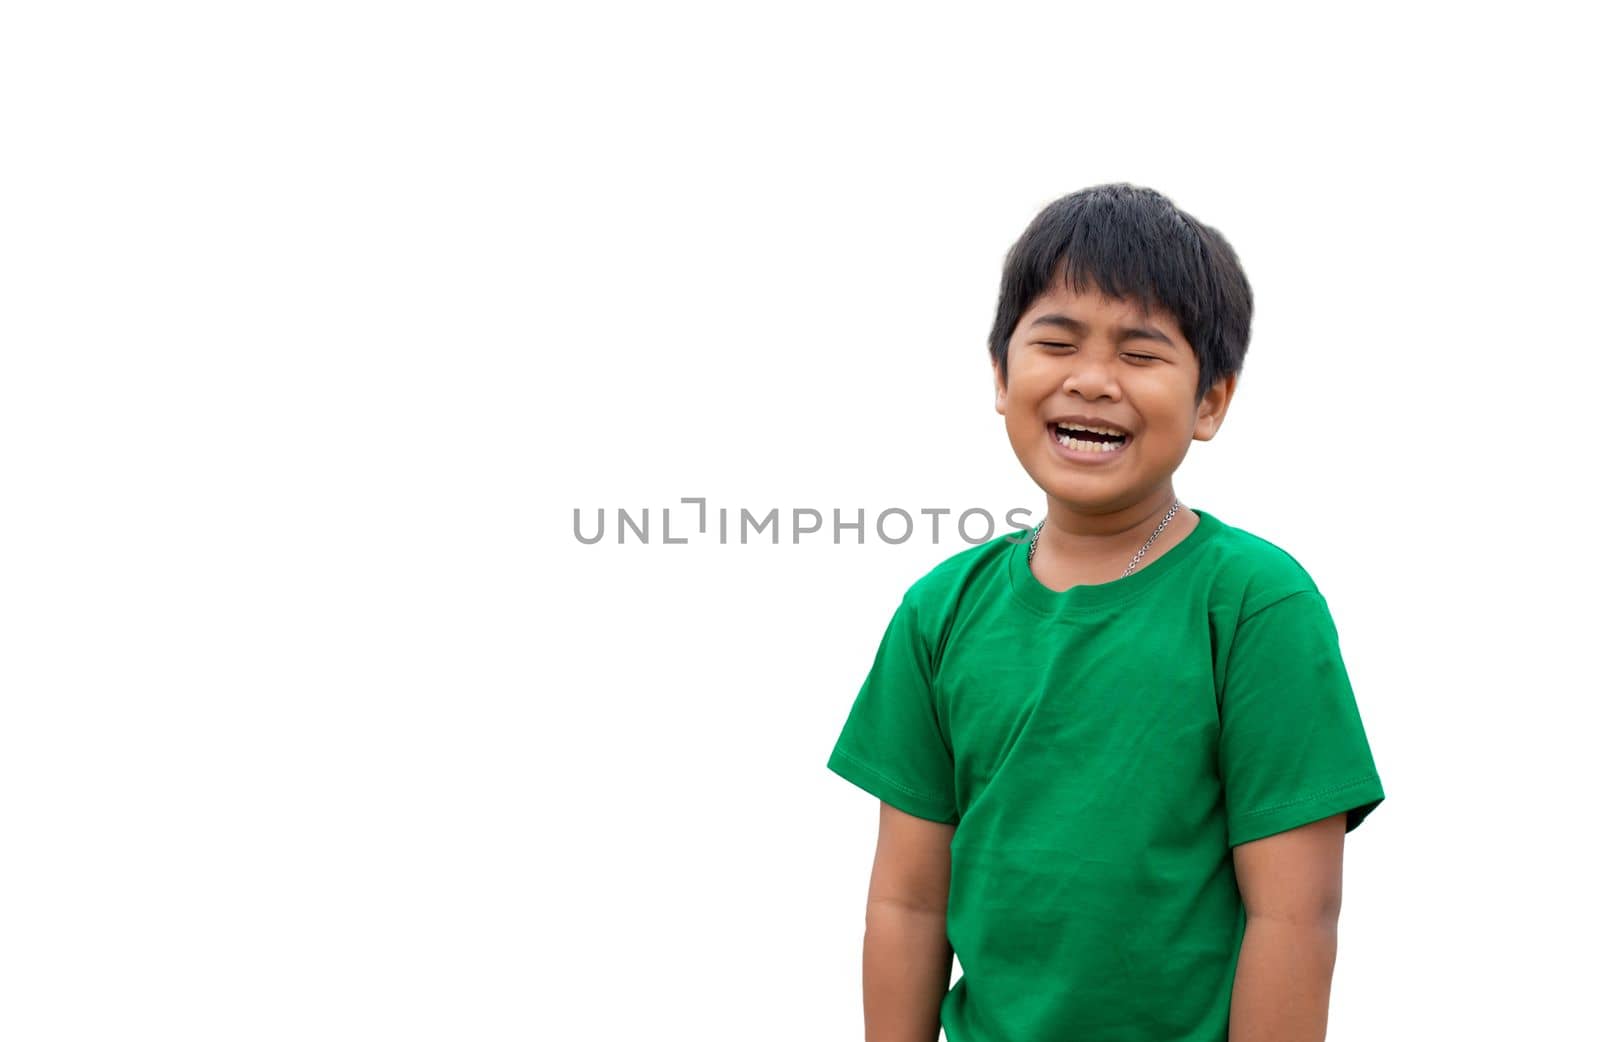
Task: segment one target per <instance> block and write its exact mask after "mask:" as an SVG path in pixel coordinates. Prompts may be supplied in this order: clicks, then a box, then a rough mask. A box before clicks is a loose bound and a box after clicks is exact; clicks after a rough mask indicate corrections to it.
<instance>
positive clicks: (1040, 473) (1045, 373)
mask: <svg viewBox="0 0 1600 1042" xmlns="http://www.w3.org/2000/svg"><path fill="white" fill-rule="evenodd" d="M1007 363H1008V375H1007V378H1006V380H1005V381H1004V382H1002V381H1001V379H1000V367H999V365H998V364H997V365H995V366H994V375H995V409H996V411H998V412H999V413H1000V414H1001V415H1002V416H1004V417H1005V418H1006V433H1007V434H1008V435H1009V436H1010V438H1011V447H1012V448H1013V449H1014V450H1015V451H1016V454H1017V459H1019V460H1020V461H1021V462H1022V466H1023V468H1024V469H1025V470H1027V472H1028V474H1029V475H1030V476H1031V477H1032V478H1033V480H1034V481H1035V482H1037V483H1038V485H1039V487H1040V488H1042V489H1044V490H1045V492H1046V494H1048V495H1049V496H1050V497H1051V498H1052V499H1054V500H1057V501H1059V502H1060V503H1062V504H1063V505H1065V506H1066V507H1068V508H1069V509H1072V510H1074V511H1077V512H1081V513H1085V514H1104V513H1109V512H1111V511H1115V510H1121V509H1128V508H1135V507H1143V508H1148V509H1154V508H1155V506H1156V505H1157V504H1150V503H1147V501H1148V500H1151V499H1153V498H1160V499H1163V500H1164V499H1166V498H1170V497H1171V495H1172V484H1171V479H1172V474H1173V472H1174V471H1176V470H1177V469H1178V465H1179V464H1180V463H1182V462H1183V459H1184V456H1186V455H1187V454H1188V452H1189V444H1190V443H1191V442H1192V441H1196V440H1198V441H1209V440H1211V438H1212V437H1213V436H1214V435H1215V434H1216V432H1217V429H1218V427H1220V426H1221V424H1222V417H1223V414H1224V413H1225V412H1226V411H1227V407H1228V402H1229V400H1230V399H1231V398H1232V396H1233V390H1234V386H1235V384H1236V383H1237V379H1238V378H1237V374H1235V375H1234V376H1230V377H1227V378H1225V379H1223V380H1219V381H1217V384H1216V386H1215V387H1213V388H1212V389H1211V390H1210V391H1209V392H1208V393H1207V394H1206V396H1205V398H1204V399H1203V400H1202V401H1201V402H1200V404H1199V405H1198V406H1196V405H1195V400H1194V396H1195V388H1196V386H1197V384H1198V381H1199V379H1200V363H1199V359H1198V358H1197V357H1196V355H1195V352H1194V348H1193V347H1191V346H1190V344H1189V342H1188V340H1186V339H1185V338H1184V336H1183V334H1182V332H1180V331H1179V328H1178V323H1177V321H1176V320H1175V319H1174V318H1173V317H1172V316H1171V315H1170V314H1168V313H1167V312H1166V311H1164V310H1160V309H1157V310H1154V311H1152V312H1150V313H1148V314H1146V313H1142V312H1141V311H1140V308H1139V304H1138V302H1137V301H1134V300H1122V301H1118V300H1113V299H1111V298H1109V297H1106V296H1104V295H1103V294H1101V293H1100V292H1098V291H1097V290H1093V289H1091V290H1090V292H1088V293H1084V294H1079V293H1077V292H1074V291H1073V290H1072V289H1071V288H1070V287H1068V286H1066V285H1065V284H1064V283H1063V282H1062V281H1061V278H1060V273H1059V271H1058V273H1057V277H1056V279H1055V280H1054V281H1052V283H1051V286H1050V288H1049V289H1048V290H1046V291H1045V293H1043V294H1041V295H1040V297H1039V299H1038V300H1036V301H1034V303H1033V306H1032V307H1030V308H1029V309H1028V310H1027V311H1026V312H1025V313H1024V314H1023V316H1022V319H1021V320H1020V321H1019V322H1018V323H1017V328H1016V330H1015V331H1014V332H1013V333H1012V335H1011V341H1010V348H1009V353H1008V355H1007ZM1073 416H1077V417H1087V418H1088V419H1090V420H1099V421H1103V422H1104V424H1107V425H1111V426H1115V427H1118V428H1120V429H1121V430H1123V431H1126V432H1128V436H1127V437H1126V438H1125V439H1123V441H1122V442H1121V444H1120V445H1117V446H1116V447H1115V448H1114V449H1113V450H1112V451H1109V452H1100V451H1093V450H1094V449H1095V447H1096V446H1095V445H1094V444H1088V445H1086V444H1084V443H1083V442H1082V441H1080V440H1078V439H1081V438H1090V439H1092V438H1098V437H1100V436H1099V435H1078V436H1076V437H1074V438H1073V442H1072V444H1070V445H1069V444H1065V443H1064V435H1063V434H1061V433H1059V432H1058V430H1057V426H1056V421H1060V420H1063V419H1066V418H1068V417H1073ZM1073 426H1083V422H1082V421H1081V420H1080V421H1074V422H1073ZM1107 444H1108V445H1111V444H1114V443H1109V442H1108V443H1107ZM1159 505H1161V506H1164V505H1165V503H1164V502H1163V503H1161V504H1159Z"/></svg>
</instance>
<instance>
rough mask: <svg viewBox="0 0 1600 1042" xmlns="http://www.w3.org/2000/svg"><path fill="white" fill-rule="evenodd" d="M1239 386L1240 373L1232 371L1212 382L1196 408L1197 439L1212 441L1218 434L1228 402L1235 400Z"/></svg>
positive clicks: (1195, 429) (1195, 425) (1195, 435)
mask: <svg viewBox="0 0 1600 1042" xmlns="http://www.w3.org/2000/svg"><path fill="white" fill-rule="evenodd" d="M1238 386H1239V374H1238V373H1230V374H1229V375H1227V376H1224V377H1223V378H1222V379H1220V380H1218V381H1217V382H1216V383H1214V384H1212V385H1211V390H1209V391H1207V392H1206V396H1205V397H1204V398H1202V399H1200V405H1199V407H1198V408H1197V409H1196V410H1195V420H1194V439H1195V441H1210V440H1211V439H1212V438H1215V437H1216V436H1217V431H1218V429H1219V428H1221V426H1222V418H1223V417H1224V416H1225V415H1227V412H1228V404H1229V403H1230V402H1232V401H1233V392H1234V391H1235V390H1237V389H1238Z"/></svg>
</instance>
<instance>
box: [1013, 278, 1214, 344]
mask: <svg viewBox="0 0 1600 1042" xmlns="http://www.w3.org/2000/svg"><path fill="white" fill-rule="evenodd" d="M1046 314H1057V315H1066V316H1067V317H1069V318H1072V319H1076V320H1077V321H1079V322H1081V323H1083V324H1084V325H1087V326H1091V327H1093V328H1097V329H1098V328H1100V327H1106V328H1110V327H1112V326H1121V327H1131V326H1155V327H1156V328H1158V329H1160V330H1161V331H1162V332H1163V333H1166V334H1167V335H1168V336H1170V337H1172V338H1174V340H1176V339H1178V338H1179V337H1181V336H1182V335H1183V334H1182V330H1180V329H1179V327H1178V321H1177V319H1175V318H1173V316H1172V313H1171V312H1169V311H1167V309H1165V308H1163V307H1161V306H1159V305H1154V306H1151V307H1149V308H1146V307H1144V306H1143V305H1142V304H1140V302H1139V300H1138V299H1137V298H1135V297H1124V298H1122V299H1121V300H1118V299H1117V298H1115V297H1110V296H1107V295H1106V294H1105V293H1103V292H1101V291H1100V290H1099V289H1098V288H1097V287H1094V286H1090V287H1088V288H1087V289H1086V290H1085V291H1084V292H1082V293H1080V292H1078V291H1077V290H1075V289H1073V288H1072V287H1071V286H1070V285H1068V284H1066V283H1065V282H1064V281H1062V280H1061V279H1059V278H1057V279H1054V280H1052V281H1051V283H1050V285H1049V286H1048V287H1047V288H1046V289H1045V291H1044V292H1043V293H1040V294H1039V296H1038V299H1036V300H1035V301H1034V302H1033V303H1032V304H1031V305H1029V307H1028V310H1027V311H1024V312H1023V313H1022V319H1021V321H1019V322H1018V323H1017V332H1018V333H1021V332H1023V331H1024V330H1026V329H1027V327H1028V325H1029V324H1030V323H1031V322H1033V320H1034V319H1036V318H1038V317H1039V316H1040V315H1046Z"/></svg>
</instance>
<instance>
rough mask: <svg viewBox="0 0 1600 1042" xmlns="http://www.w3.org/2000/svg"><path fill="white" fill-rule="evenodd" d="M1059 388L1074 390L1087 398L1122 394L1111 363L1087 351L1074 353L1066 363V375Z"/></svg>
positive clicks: (1113, 398) (1067, 391)
mask: <svg viewBox="0 0 1600 1042" xmlns="http://www.w3.org/2000/svg"><path fill="white" fill-rule="evenodd" d="M1061 389H1062V391H1064V392H1065V393H1067V394H1072V393H1073V392H1074V391H1076V392H1077V393H1078V394H1079V395H1081V396H1082V397H1084V398H1089V399H1094V398H1110V399H1112V400H1116V399H1117V398H1119V397H1121V395H1122V389H1121V388H1120V387H1119V386H1118V385H1117V380H1116V377H1115V376H1114V375H1112V367H1111V364H1110V363H1109V362H1106V361H1104V360H1102V359H1101V358H1099V357H1098V355H1097V354H1095V353H1093V352H1087V351H1085V352H1079V353H1077V354H1074V355H1073V356H1072V358H1071V360H1070V361H1069V362H1068V363H1067V375H1066V376H1065V377H1064V378H1063V379H1062V381H1061Z"/></svg>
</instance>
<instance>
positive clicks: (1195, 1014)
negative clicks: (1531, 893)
mask: <svg viewBox="0 0 1600 1042" xmlns="http://www.w3.org/2000/svg"><path fill="white" fill-rule="evenodd" d="M1252 311H1253V299H1252V295H1251V291H1250V286H1249V283H1248V282H1247V281H1246V279H1245V276H1244V272H1243V271H1242V270H1241V269H1240V267H1239V262H1238V259H1237V258H1236V257H1235V255H1234V252H1233V249H1232V247H1230V246H1229V245H1228V243H1227V242H1226V241H1225V240H1224V239H1223V237H1222V236H1221V235H1220V234H1219V233H1218V232H1217V231H1216V230H1214V229H1212V228H1210V227H1208V226H1206V225H1204V224H1201V223H1200V222H1199V221H1196V220H1195V219H1194V218H1193V217H1190V216H1189V215H1188V214H1186V213H1184V212H1183V211H1181V210H1179V209H1177V208H1176V207H1174V206H1173V204H1172V203H1171V202H1170V201H1169V200H1168V199H1167V198H1166V197H1164V196H1162V195H1161V194H1160V193H1157V192H1155V191H1152V190H1150V189H1146V188H1138V187H1135V186H1132V185H1127V184H1116V185H1101V186H1098V187H1094V188H1089V189H1085V190H1083V191H1080V192H1076V193H1074V194H1072V195H1069V196H1066V197H1065V198H1062V199H1060V200H1058V201H1056V202H1055V203H1052V204H1051V205H1050V206H1048V207H1046V208H1045V210H1044V211H1043V212H1041V213H1040V214H1039V215H1038V217H1037V218H1035V219H1034V221H1033V223H1032V224H1030V225H1029V227H1028V229H1027V230H1026V231H1025V232H1024V233H1023V235H1022V237H1021V239H1019V240H1018V241H1017V243H1016V244H1015V245H1014V246H1013V247H1012V248H1011V251H1010V252H1009V253H1008V255H1007V257H1006V262H1005V270H1004V273H1003V276H1002V280H1001V287H1000V301H999V309H998V314H997V316H996V319H995V324H994V329H993V332H992V333H991V335H990V341H989V350H990V355H991V360H992V363H993V367H994V376H995V408H996V410H997V411H998V412H999V413H1000V414H1001V415H1002V416H1004V417H1005V426H1006V432H1007V435H1008V436H1009V438H1010V440H1011V445H1012V448H1013V449H1014V450H1015V452H1016V454H1017V458H1018V459H1019V460H1020V461H1021V463H1022V466H1023V468H1024V469H1025V470H1026V471H1027V472H1028V474H1029V476H1030V477H1031V478H1032V479H1033V480H1034V482H1035V483H1037V484H1038V485H1039V487H1040V488H1041V489H1043V490H1044V492H1045V497H1046V511H1045V517H1044V520H1043V521H1041V522H1040V523H1039V525H1038V526H1037V527H1036V528H1034V529H1033V530H1032V531H1031V532H1020V533H1017V534H1015V535H1005V536H1000V537H998V538H996V539H994V540H991V541H990V542H988V543H985V544H983V545H980V546H975V547H972V548H970V549H967V550H964V551H962V552H960V553H957V554H955V555H954V556H952V557H950V558H948V559H946V560H945V561H943V562H942V563H941V564H939V565H938V566H936V567H935V568H934V569H933V570H932V571H930V572H928V573H927V574H926V575H925V576H923V577H922V578H921V579H919V580H918V581H917V582H915V583H914V584H912V586H911V588H910V589H909V590H908V591H907V593H906V594H905V596H904V598H903V599H902V601H901V603H900V605H899V608H898V609H897V610H896V612H895V613H894V616H893V618H892V619H891V620H890V622H889V625H888V629H887V631H886V633H885V634H884V636H883V640H882V643H881V644H880V646H879V648H878V652H877V656H876V659H875V661H874V662H873V664H872V668H871V670H870V672H869V674H868V676H867V678H866V681H865V683H864V684H863V685H862V687H861V690H860V692H859V693H858V694H857V696H856V699H855V703H854V705H853V706H852V708H851V710H850V713H849V716H848V718H847V720H846V722H845V725H844V729H843V731H842V733H841V734H840V736H839V739H838V742H837V744H836V745H835V747H834V749H833V752H832V755H831V756H830V758H829V760H828V767H829V769H830V770H832V771H834V772H835V773H837V774H839V775H841V776H842V777H844V778H845V779H846V780H848V781H850V782H852V783H854V784H856V785H858V786H859V787H861V788H862V789H865V790H866V791H867V792H869V793H871V794H873V795H875V796H877V797H879V800H880V817H879V831H878V840H877V851H876V855H875V858H874V863H873V868H872V877H871V883H870V885H869V896H868V901H867V916H866V918H867V923H866V938H865V943H864V949H863V963H864V965H863V991H864V1007H865V1018H866V1035H867V1039H868V1042H891V1040H894V1042H899V1040H907V1042H909V1040H916V1042H934V1040H936V1039H937V1038H938V1035H939V1028H940V1026H941V1025H942V1026H943V1028H944V1032H945V1037H946V1038H947V1039H948V1040H949V1042H1076V1040H1090V1039H1092V1040H1094V1042H1312V1040H1319V1042H1320V1040H1322V1039H1323V1038H1324V1037H1325V1031H1326V1024H1327V1009H1328V995H1329V990H1330V986H1331V978H1332V973H1333V964H1334V952H1335V947H1336V936H1337V920H1338V913H1339V905H1340V883H1341V878H1342V864H1343V850H1344V835H1345V833H1346V832H1347V831H1349V830H1351V829H1354V828H1355V827H1356V826H1357V825H1358V824H1360V823H1361V821H1362V819H1364V818H1365V817H1366V816H1367V815H1368V814H1370V813H1371V812H1372V810H1373V809H1374V808H1375V807H1376V806H1377V805H1378V804H1379V803H1380V802H1381V801H1382V800H1383V798H1384V792H1383V787H1382V784H1381V782H1380V780H1379V777H1378V773H1377V769H1376V767H1375V765H1374V762H1373V758H1372V754H1371V750H1370V749H1369V747H1368V744H1367V739H1366V734H1365V731H1364V729H1363V726H1362V722H1361V717H1360V714H1359V712H1358V711H1357V708H1356V703H1355V699H1354V696H1353V693H1352V691H1351V688H1350V683H1349V679H1348V676H1347V674H1346V671H1345V667H1344V663H1343V660H1342V658H1341V655H1340V651H1339V645H1338V636H1337V633H1336V631H1335V628H1334V624H1333V620H1332V617H1331V616H1330V614H1329V609H1328V605H1327V603H1326V602H1325V601H1324V599H1323V597H1322V595H1321V593H1320V592H1319V591H1318V589H1317V587H1316V585H1315V583H1313V582H1312V580H1311V577H1310V576H1309V575H1308V574H1307V573H1306V571H1305V570H1304V569H1303V568H1302V567H1301V566H1300V565H1299V563H1298V562H1296V561H1295V560H1294V558H1292V557H1291V556H1289V554H1287V553H1286V552H1284V551H1283V550H1281V549H1279V548H1278V547H1277V546H1275V545H1273V544H1272V543H1269V542H1267V541H1266V540H1264V539H1262V538H1259V537H1257V536H1255V535H1252V534H1250V533H1248V532H1246V531H1244V530H1242V529H1238V528H1234V527H1232V526H1230V525H1228V524H1227V523H1225V522H1224V521H1222V520H1221V519H1220V518H1218V517H1215V516H1213V515H1212V514H1210V513H1208V512H1206V511H1204V510H1194V509H1190V508H1189V507H1187V506H1185V505H1183V504H1182V503H1180V502H1179V501H1178V497H1177V496H1176V495H1175V493H1174V491H1173V485H1172V475H1173V472H1174V471H1176V470H1177V468H1178V465H1179V464H1180V463H1182V462H1183V458H1184V456H1185V454H1186V453H1187V451H1188V448H1189V444H1190V442H1191V441H1210V440H1211V439H1212V438H1213V437H1215V436H1216V433H1217V430H1218V428H1219V427H1220V426H1221V424H1222V418H1223V415H1224V414H1225V413H1226V411H1227V408H1228V403H1229V401H1230V400H1231V399H1232V397H1233V392H1234V388H1235V386H1236V384H1237V381H1238V375H1239V372H1240V371H1241V369H1242V367H1243V362H1244V354H1245V348H1246V345H1247V343H1248V341H1249V336H1250V320H1251V315H1252ZM952 955H958V956H959V957H960V960H961V966H962V977H961V979H960V980H959V981H957V982H956V984H955V986H954V987H949V980H950V972H951V957H952Z"/></svg>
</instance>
